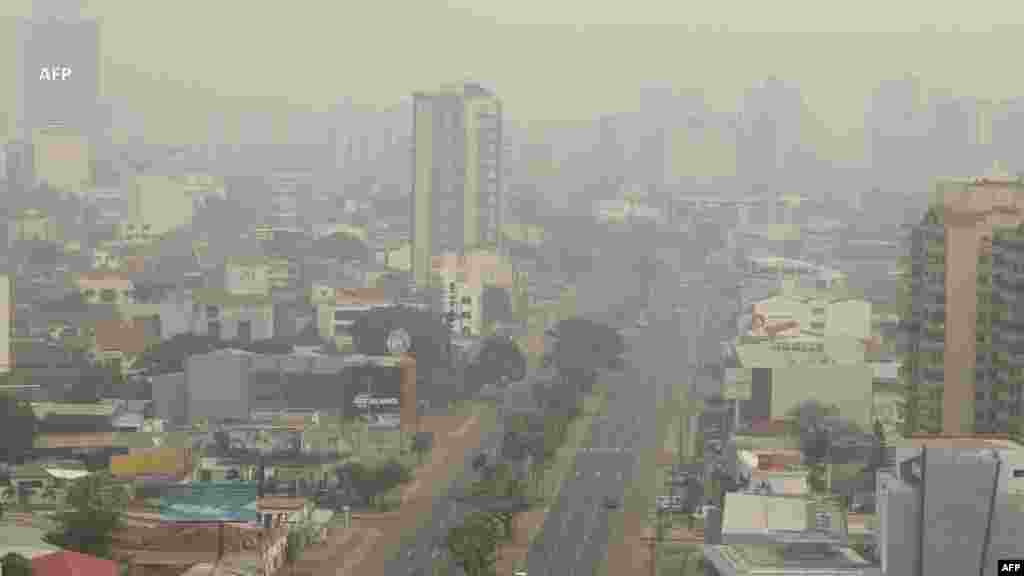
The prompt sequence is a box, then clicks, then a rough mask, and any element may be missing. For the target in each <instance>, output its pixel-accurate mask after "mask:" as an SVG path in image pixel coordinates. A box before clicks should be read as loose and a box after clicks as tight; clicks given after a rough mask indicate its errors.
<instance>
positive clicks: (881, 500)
mask: <svg viewBox="0 0 1024 576" xmlns="http://www.w3.org/2000/svg"><path fill="white" fill-rule="evenodd" d="M876 507H877V509H876V514H877V521H878V529H877V534H878V535H877V538H878V543H879V546H878V550H879V554H880V556H881V562H882V572H883V574H916V573H917V572H916V571H915V569H914V568H915V566H917V542H918V538H919V533H918V531H917V527H918V526H919V524H918V517H919V514H920V498H919V496H918V495H917V493H916V491H915V490H913V489H911V488H910V487H909V486H907V485H905V484H903V483H902V482H900V481H899V480H895V479H893V478H884V479H880V483H879V490H878V499H877V501H876Z"/></svg>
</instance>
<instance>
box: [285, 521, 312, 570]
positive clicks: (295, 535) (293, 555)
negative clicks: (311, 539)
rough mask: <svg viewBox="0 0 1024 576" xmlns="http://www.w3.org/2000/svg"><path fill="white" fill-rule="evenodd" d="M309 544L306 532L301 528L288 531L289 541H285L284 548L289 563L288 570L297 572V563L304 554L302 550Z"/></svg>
mask: <svg viewBox="0 0 1024 576" xmlns="http://www.w3.org/2000/svg"><path fill="white" fill-rule="evenodd" d="M307 544H308V542H307V539H306V534H305V533H304V532H302V531H301V530H292V531H291V532H288V537H287V541H286V542H285V548H284V560H285V563H286V564H288V570H289V571H290V572H292V573H294V572H295V563H296V562H297V561H298V560H299V557H300V556H302V550H303V548H305V547H306V545H307Z"/></svg>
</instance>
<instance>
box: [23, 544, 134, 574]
mask: <svg viewBox="0 0 1024 576" xmlns="http://www.w3.org/2000/svg"><path fill="white" fill-rule="evenodd" d="M32 571H33V573H34V574H36V576H117V563H116V562H113V561H112V560H104V559H103V558H97V557H95V556H89V555H87V554H79V553H78V552H71V551H70V550H61V551H60V552H54V553H53V554H46V555H45V556H37V557H35V558H33V559H32Z"/></svg>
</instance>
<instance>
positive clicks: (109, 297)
mask: <svg viewBox="0 0 1024 576" xmlns="http://www.w3.org/2000/svg"><path fill="white" fill-rule="evenodd" d="M100 300H102V301H104V302H106V303H111V302H114V301H116V300H117V290H114V289H111V288H105V289H103V290H102V291H100Z"/></svg>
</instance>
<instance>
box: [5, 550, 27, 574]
mask: <svg viewBox="0 0 1024 576" xmlns="http://www.w3.org/2000/svg"><path fill="white" fill-rule="evenodd" d="M0 567H2V568H3V570H2V572H3V575H4V576H32V561H31V560H29V559H28V558H25V557H24V556H22V555H21V554H18V553H16V552H8V553H7V554H5V555H4V557H3V558H2V559H0Z"/></svg>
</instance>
